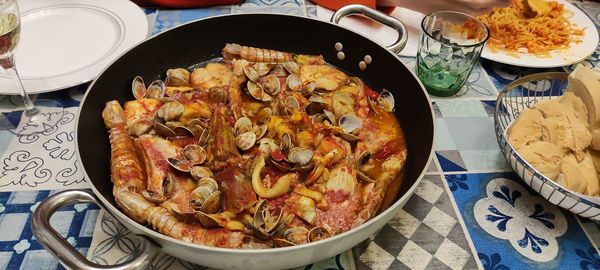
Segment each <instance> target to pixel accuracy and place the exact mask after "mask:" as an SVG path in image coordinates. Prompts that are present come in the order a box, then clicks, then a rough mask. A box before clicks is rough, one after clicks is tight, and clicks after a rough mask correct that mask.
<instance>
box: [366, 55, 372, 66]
mask: <svg viewBox="0 0 600 270" xmlns="http://www.w3.org/2000/svg"><path fill="white" fill-rule="evenodd" d="M371 62H373V58H371V56H370V55H368V54H367V55H365V63H366V64H367V65H368V64H371Z"/></svg>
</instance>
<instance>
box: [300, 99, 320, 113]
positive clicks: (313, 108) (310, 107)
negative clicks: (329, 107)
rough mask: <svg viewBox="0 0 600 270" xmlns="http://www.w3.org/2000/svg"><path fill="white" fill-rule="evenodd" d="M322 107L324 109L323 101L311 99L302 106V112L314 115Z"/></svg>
mask: <svg viewBox="0 0 600 270" xmlns="http://www.w3.org/2000/svg"><path fill="white" fill-rule="evenodd" d="M323 109H325V104H324V103H321V102H314V101H313V102H310V103H308V104H306V107H304V112H305V113H306V115H315V114H318V113H322V112H323Z"/></svg>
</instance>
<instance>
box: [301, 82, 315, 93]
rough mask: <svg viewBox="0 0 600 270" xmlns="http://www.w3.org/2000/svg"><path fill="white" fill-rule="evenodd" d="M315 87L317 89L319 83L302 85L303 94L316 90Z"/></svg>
mask: <svg viewBox="0 0 600 270" xmlns="http://www.w3.org/2000/svg"><path fill="white" fill-rule="evenodd" d="M315 89H317V83H315V82H310V83H308V84H306V85H305V86H304V87H302V95H304V96H309V95H311V94H312V93H313V92H314V91H315Z"/></svg>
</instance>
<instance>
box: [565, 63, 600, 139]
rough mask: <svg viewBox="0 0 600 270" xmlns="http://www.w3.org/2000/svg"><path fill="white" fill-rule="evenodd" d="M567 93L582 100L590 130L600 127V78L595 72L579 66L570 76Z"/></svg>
mask: <svg viewBox="0 0 600 270" xmlns="http://www.w3.org/2000/svg"><path fill="white" fill-rule="evenodd" d="M567 92H571V93H573V94H575V95H576V96H578V97H579V98H581V100H582V101H583V103H584V104H585V106H586V108H587V111H588V123H589V125H590V128H592V129H594V128H597V127H600V76H599V75H598V73H596V72H595V71H593V70H591V69H589V68H587V67H585V66H583V65H578V66H577V68H575V71H573V72H571V74H569V84H568V86H567Z"/></svg>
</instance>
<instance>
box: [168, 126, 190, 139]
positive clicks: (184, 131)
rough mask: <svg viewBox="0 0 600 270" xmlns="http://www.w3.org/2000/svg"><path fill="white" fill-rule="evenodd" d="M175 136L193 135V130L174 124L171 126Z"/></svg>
mask: <svg viewBox="0 0 600 270" xmlns="http://www.w3.org/2000/svg"><path fill="white" fill-rule="evenodd" d="M173 132H175V134H176V136H185V137H194V131H192V130H191V129H190V128H188V127H185V126H176V127H174V128H173Z"/></svg>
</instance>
